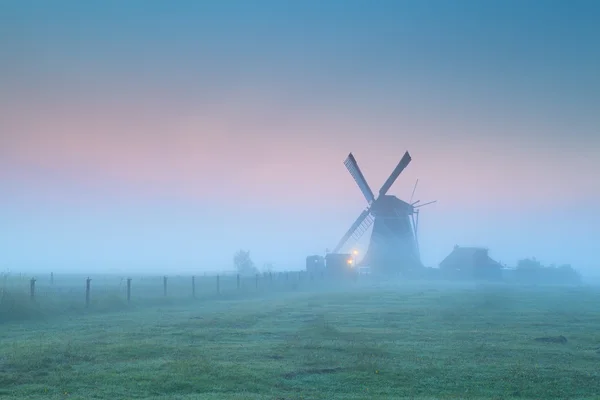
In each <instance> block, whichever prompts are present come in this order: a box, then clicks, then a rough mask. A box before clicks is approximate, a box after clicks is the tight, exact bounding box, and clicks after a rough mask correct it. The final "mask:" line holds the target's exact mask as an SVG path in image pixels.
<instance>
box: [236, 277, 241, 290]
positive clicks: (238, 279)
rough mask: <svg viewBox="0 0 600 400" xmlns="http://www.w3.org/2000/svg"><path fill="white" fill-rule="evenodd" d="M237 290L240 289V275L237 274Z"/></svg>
mask: <svg viewBox="0 0 600 400" xmlns="http://www.w3.org/2000/svg"><path fill="white" fill-rule="evenodd" d="M237 288H238V290H239V288H240V274H237Z"/></svg>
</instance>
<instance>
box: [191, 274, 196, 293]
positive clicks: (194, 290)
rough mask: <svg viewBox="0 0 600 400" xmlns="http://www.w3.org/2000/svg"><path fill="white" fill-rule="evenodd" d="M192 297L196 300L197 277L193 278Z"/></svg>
mask: <svg viewBox="0 0 600 400" xmlns="http://www.w3.org/2000/svg"><path fill="white" fill-rule="evenodd" d="M192 297H193V298H196V277H195V276H192Z"/></svg>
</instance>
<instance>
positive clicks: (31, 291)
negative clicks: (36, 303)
mask: <svg viewBox="0 0 600 400" xmlns="http://www.w3.org/2000/svg"><path fill="white" fill-rule="evenodd" d="M29 296H30V297H31V300H33V299H34V298H35V278H31V280H30V281H29Z"/></svg>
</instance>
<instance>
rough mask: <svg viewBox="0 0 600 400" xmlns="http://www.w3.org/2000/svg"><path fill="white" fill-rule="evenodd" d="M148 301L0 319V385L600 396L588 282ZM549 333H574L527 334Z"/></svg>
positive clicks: (155, 392) (5, 389) (157, 391)
mask: <svg viewBox="0 0 600 400" xmlns="http://www.w3.org/2000/svg"><path fill="white" fill-rule="evenodd" d="M119 298H121V297H119ZM148 299H150V297H148ZM148 301H149V300H148ZM148 304H150V305H148V306H144V305H145V304H144V303H143V302H141V301H140V302H139V303H138V304H137V305H135V306H127V305H126V304H125V305H123V306H122V307H123V309H122V310H120V311H111V310H110V309H109V308H107V309H98V310H97V311H98V312H94V311H89V310H88V311H87V312H85V311H84V312H77V313H71V314H69V313H67V314H63V315H62V316H58V317H53V318H49V317H48V316H47V315H46V318H44V319H43V320H39V319H37V320H36V319H33V320H31V319H30V320H26V321H13V322H9V323H4V324H2V325H0V398H2V399H4V398H6V399H63V398H69V399H105V398H106V399H363V398H364V399H392V398H393V399H398V398H407V399H408V398H411V399H434V398H482V399H509V398H515V399H524V398H531V399H551V398H561V399H564V398H571V399H573V398H582V399H583V398H588V399H594V398H600V372H599V371H600V369H599V367H598V366H599V365H600V312H598V307H599V305H600V294H599V291H598V290H597V289H596V288H585V287H582V288H560V287H554V288H535V287H509V286H502V285H486V286H481V285H454V286H442V285H440V284H433V283H427V284H418V285H417V284H404V285H401V284H399V285H385V286H380V287H375V286H373V285H370V286H369V285H365V286H362V287H360V288H359V287H356V286H355V287H352V288H350V287H349V288H347V289H346V290H340V289H339V288H338V290H336V291H331V292H324V291H322V290H315V291H308V290H306V288H305V290H304V291H299V290H298V291H291V290H290V291H288V292H284V291H278V292H274V293H272V292H271V293H270V292H268V291H263V292H262V293H252V292H251V291H250V290H248V292H247V293H245V294H240V295H237V296H234V295H233V294H231V295H229V296H225V295H222V296H221V298H217V297H216V296H213V297H211V298H205V299H200V300H198V299H196V300H191V299H187V300H185V301H184V300H183V299H180V300H179V301H176V302H173V303H171V304H167V303H164V304H161V303H159V302H157V301H155V302H153V303H148ZM119 307H121V306H119ZM100 311H102V312H100ZM557 335H564V336H566V337H567V339H568V343H567V344H553V343H539V342H536V341H534V338H536V337H540V336H557Z"/></svg>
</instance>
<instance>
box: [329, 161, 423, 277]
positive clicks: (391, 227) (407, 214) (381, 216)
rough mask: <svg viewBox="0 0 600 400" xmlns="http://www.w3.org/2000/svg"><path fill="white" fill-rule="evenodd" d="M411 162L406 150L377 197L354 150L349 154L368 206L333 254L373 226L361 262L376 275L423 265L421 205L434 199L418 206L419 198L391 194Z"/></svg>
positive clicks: (349, 164)
mask: <svg viewBox="0 0 600 400" xmlns="http://www.w3.org/2000/svg"><path fill="white" fill-rule="evenodd" d="M410 161H411V157H410V154H409V153H408V152H406V153H405V154H404V156H403V157H402V159H401V160H400V162H399V163H398V165H397V166H396V168H395V169H394V170H393V171H392V173H391V175H390V176H389V177H388V179H387V180H386V181H385V183H384V184H383V186H382V187H381V189H379V193H378V195H377V197H375V195H374V194H373V192H372V191H371V188H370V187H369V185H368V183H367V181H366V180H365V177H364V176H363V174H362V172H361V171H360V169H359V167H358V164H357V162H356V159H355V158H354V156H353V155H352V153H350V154H349V155H348V158H347V159H346V161H344V165H345V166H346V168H347V169H348V171H349V172H350V175H352V177H353V178H354V180H355V181H356V183H357V184H358V187H359V189H360V190H361V192H362V194H363V195H364V196H365V199H366V200H367V203H368V206H367V208H366V209H365V210H364V211H363V212H362V213H361V214H360V215H359V216H358V218H357V219H356V221H354V223H353V224H352V225H351V226H350V229H349V230H348V231H347V232H346V234H345V235H344V236H343V237H342V239H341V240H340V241H339V243H338V245H337V246H336V247H335V249H334V250H333V253H338V252H339V251H340V250H341V249H342V248H343V247H344V246H345V244H346V243H347V242H348V240H349V239H350V238H352V239H354V240H355V241H356V240H358V239H360V237H361V236H362V235H363V234H364V233H365V232H366V231H367V230H368V229H369V228H370V227H371V225H373V231H372V233H371V240H370V243H369V248H368V250H367V253H366V254H365V257H364V259H363V260H362V262H361V265H368V266H370V267H371V270H372V272H373V273H374V274H390V273H392V274H394V273H398V272H401V271H409V270H413V269H417V268H422V264H421V257H420V255H419V244H418V238H417V227H418V215H419V214H418V208H419V207H423V206H425V205H427V204H431V203H433V202H430V203H425V204H421V205H416V204H417V203H419V201H416V202H414V203H411V202H412V196H411V200H410V202H408V203H407V202H404V201H402V200H400V199H398V198H397V197H396V196H391V195H388V194H387V192H388V191H389V189H390V188H391V187H392V185H393V184H394V182H395V181H396V178H398V176H399V175H400V173H401V172H402V171H403V170H404V169H405V168H406V167H407V166H408V164H409V163H410ZM415 189H416V184H415ZM413 195H414V190H413Z"/></svg>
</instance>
